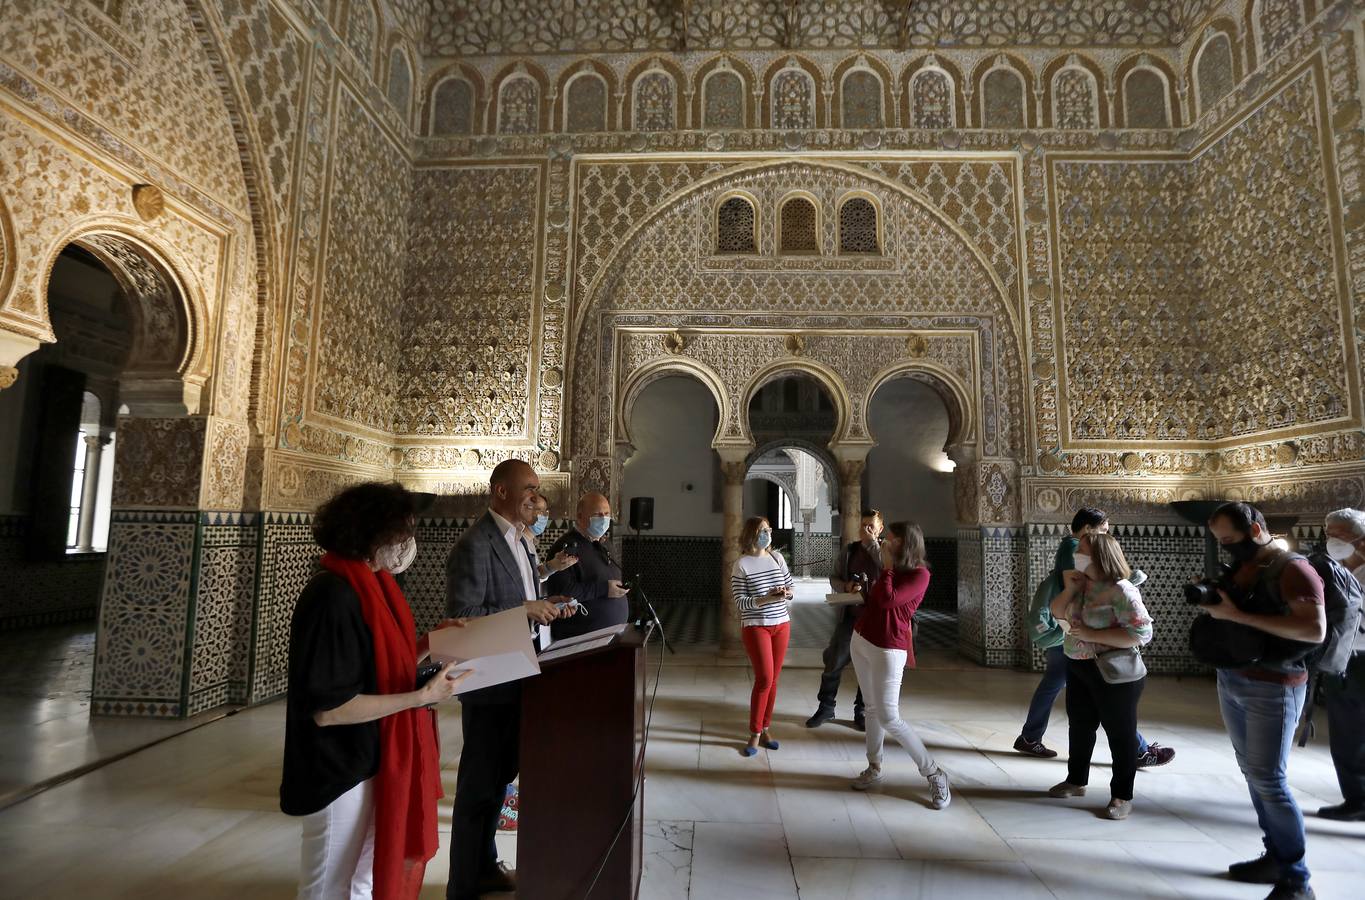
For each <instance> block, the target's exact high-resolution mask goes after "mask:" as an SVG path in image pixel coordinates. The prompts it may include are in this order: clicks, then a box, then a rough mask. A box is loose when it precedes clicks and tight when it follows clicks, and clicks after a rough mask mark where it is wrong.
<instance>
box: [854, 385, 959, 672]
mask: <svg viewBox="0 0 1365 900" xmlns="http://www.w3.org/2000/svg"><path fill="white" fill-rule="evenodd" d="M916 375H920V376H921V377H923V376H922V373H907V374H906V375H903V376H901V377H897V378H892V379H889V380H887V381H885V382H883V383H882V384H881V385H880V386H879V387H878V388H877V389H876V391H875V392H874V393H873V395H872V397H871V399H870V400H869V401H868V412H867V427H868V432H869V433H870V434H871V436H872V438H873V440H875V441H876V442H877V445H876V446H875V447H874V448H873V449H872V451H871V452H870V453H869V454H868V457H867V471H866V475H865V478H866V482H867V492H866V494H865V497H866V505H868V506H873V507H876V508H877V509H879V510H881V512H882V514H883V516H884V517H885V519H886V521H887V522H888V523H890V522H895V521H898V520H905V521H911V522H915V523H917V524H918V525H919V526H920V528H921V530H923V532H924V543H925V551H926V554H927V556H928V563H929V569H930V571H931V573H932V575H931V578H930V582H929V591H928V593H926V594H925V597H924V602H923V604H922V605H921V607H920V611H919V612H918V613H917V614H916V616H915V628H916V632H915V652H916V653H917V654H918V655H920V656H924V654H925V652H932V651H943V652H947V653H952V654H954V655H955V654H956V651H957V646H958V609H957V528H958V515H957V507H956V499H955V491H954V480H955V478H956V471H955V470H956V468H957V464H956V463H955V462H954V461H953V460H952V459H951V458H950V457H949V456H948V453H947V450H946V448H947V446H948V444H949V442H950V434H951V429H952V422H951V419H950V416H949V413H948V407H947V406H946V405H945V403H944V400H943V398H942V397H941V396H940V394H939V392H938V391H936V390H935V389H934V388H933V387H931V386H930V384H929V383H926V381H925V380H921V379H920V378H919V377H915V376H916Z"/></svg>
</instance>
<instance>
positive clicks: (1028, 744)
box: [1014, 734, 1057, 759]
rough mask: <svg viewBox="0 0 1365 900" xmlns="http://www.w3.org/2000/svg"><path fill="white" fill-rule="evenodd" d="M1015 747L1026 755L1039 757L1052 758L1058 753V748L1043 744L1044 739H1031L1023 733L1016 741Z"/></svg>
mask: <svg viewBox="0 0 1365 900" xmlns="http://www.w3.org/2000/svg"><path fill="white" fill-rule="evenodd" d="M1014 749H1015V750H1018V751H1019V752H1020V753H1022V754H1024V755H1025V756H1036V757H1038V758H1039V759H1052V758H1053V757H1054V756H1056V755H1057V751H1056V750H1050V749H1048V748H1047V747H1044V746H1043V742H1042V741H1031V740H1029V739H1028V738H1026V737H1024V736H1023V735H1022V734H1021V735H1019V737H1018V738H1016V739H1015V741H1014Z"/></svg>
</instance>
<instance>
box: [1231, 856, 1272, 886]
mask: <svg viewBox="0 0 1365 900" xmlns="http://www.w3.org/2000/svg"><path fill="white" fill-rule="evenodd" d="M1228 877H1229V878H1231V879H1232V880H1233V881H1241V882H1244V883H1246V884H1275V883H1276V882H1278V881H1279V880H1280V864H1279V863H1277V862H1275V860H1273V859H1271V858H1270V856H1269V854H1263V855H1262V856H1260V857H1258V858H1257V859H1249V860H1247V861H1246V862H1239V863H1233V864H1232V865H1230V866H1228Z"/></svg>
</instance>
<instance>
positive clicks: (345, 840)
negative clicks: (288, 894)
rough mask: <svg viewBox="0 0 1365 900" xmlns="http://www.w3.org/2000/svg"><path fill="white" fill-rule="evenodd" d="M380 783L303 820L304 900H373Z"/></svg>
mask: <svg viewBox="0 0 1365 900" xmlns="http://www.w3.org/2000/svg"><path fill="white" fill-rule="evenodd" d="M373 781H374V779H366V780H365V781H362V782H360V784H358V785H356V786H355V787H353V788H351V789H350V790H349V791H347V792H346V793H344V794H342V795H341V796H340V797H338V798H336V799H335V800H333V801H332V802H331V803H330V804H329V805H328V806H327V807H325V808H324V809H320V810H318V811H317V812H315V813H312V814H311V815H307V816H304V817H303V853H302V859H301V862H300V864H299V897H298V900H370V895H371V893H372V892H373V887H374V884H373V874H374V784H373Z"/></svg>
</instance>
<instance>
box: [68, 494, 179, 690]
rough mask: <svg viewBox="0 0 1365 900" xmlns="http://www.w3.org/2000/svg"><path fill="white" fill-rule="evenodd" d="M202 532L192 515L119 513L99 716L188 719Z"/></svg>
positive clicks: (105, 605) (102, 642)
mask: <svg viewBox="0 0 1365 900" xmlns="http://www.w3.org/2000/svg"><path fill="white" fill-rule="evenodd" d="M197 528H198V524H197V521H196V515H195V514H194V513H192V512H129V511H116V512H115V514H114V517H113V521H112V522H111V524H110V528H109V559H108V563H107V566H108V568H107V577H106V589H105V591H104V597H103V600H102V602H101V605H100V617H99V629H98V637H97V640H96V643H95V684H94V688H93V691H92V693H91V709H92V710H93V711H94V712H96V713H100V714H103V715H138V716H182V715H184V714H185V710H186V697H185V692H186V679H187V674H188V671H187V667H186V665H185V660H186V651H187V645H188V642H189V637H190V598H191V587H192V585H193V584H194V574H195V573H194V559H195V537H196V531H197Z"/></svg>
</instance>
